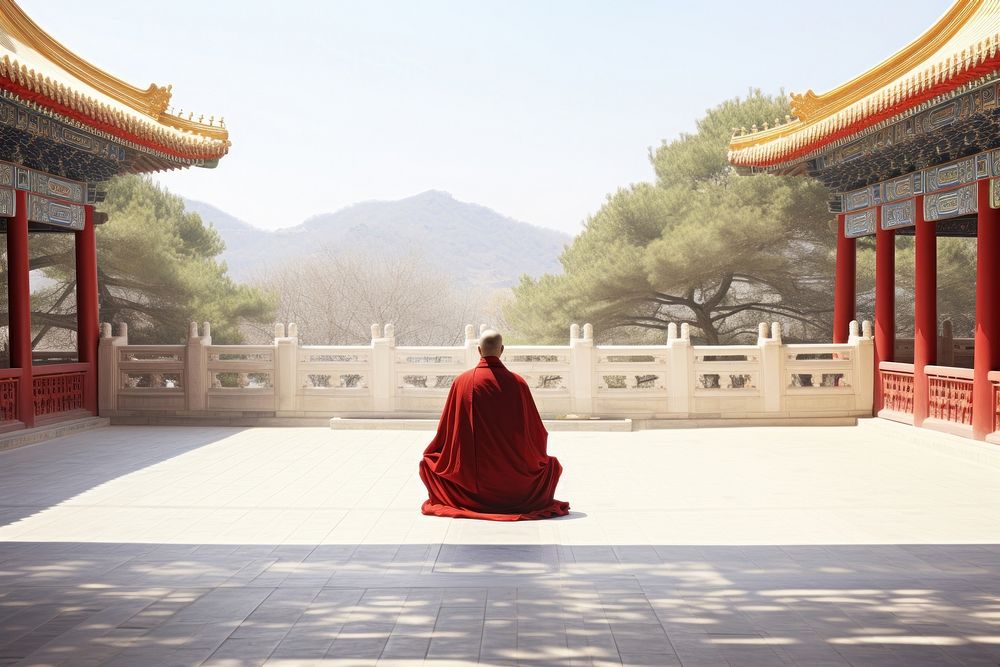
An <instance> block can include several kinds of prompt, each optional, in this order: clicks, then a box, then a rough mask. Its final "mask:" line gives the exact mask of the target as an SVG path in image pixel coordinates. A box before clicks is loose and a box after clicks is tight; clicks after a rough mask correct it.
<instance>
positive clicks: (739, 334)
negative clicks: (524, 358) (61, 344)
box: [505, 93, 836, 343]
mask: <svg viewBox="0 0 1000 667" xmlns="http://www.w3.org/2000/svg"><path fill="white" fill-rule="evenodd" d="M786 113H788V105H787V102H786V101H785V100H783V99H778V98H774V97H769V96H765V95H762V94H760V93H754V94H752V95H750V96H749V97H748V98H746V99H742V100H731V101H727V102H725V103H723V104H721V105H720V106H718V107H716V108H715V109H712V110H710V111H709V112H708V113H707V114H706V116H705V117H704V118H702V119H701V120H700V121H699V122H698V124H697V132H695V133H694V134H685V135H682V136H681V137H680V138H679V139H677V140H675V141H671V142H664V143H663V144H662V145H661V146H660V147H659V148H658V149H656V150H655V151H654V152H651V155H650V159H651V162H652V165H653V167H654V169H655V173H656V180H655V182H653V183H640V184H637V185H632V186H630V187H628V188H622V189H620V190H618V191H617V192H615V193H614V194H611V195H609V196H608V198H607V202H606V203H605V204H604V206H602V207H601V209H600V210H599V211H598V212H597V213H596V214H594V215H593V216H592V217H591V218H590V219H589V220H587V222H586V225H585V229H584V231H583V232H582V233H581V234H580V235H579V236H578V237H577V238H576V239H575V240H574V241H573V243H572V245H570V246H569V247H568V248H567V249H566V251H565V252H564V253H563V255H562V257H561V258H560V261H561V262H562V265H563V268H564V273H563V274H561V275H545V276H542V277H541V278H540V279H538V280H534V279H531V278H529V277H523V278H522V280H521V284H520V285H519V286H518V287H516V288H515V290H514V295H515V298H514V300H513V301H512V302H511V303H510V304H509V305H508V306H507V308H506V310H505V316H506V318H507V320H508V321H509V323H510V324H511V325H512V326H513V327H514V328H515V329H516V333H517V337H518V338H519V339H523V340H532V341H538V342H541V341H558V340H561V339H562V338H563V337H564V336H565V331H566V329H567V327H568V325H569V324H570V323H572V322H581V323H582V322H591V323H593V325H594V327H595V329H596V330H597V331H598V332H599V333H602V334H603V338H604V339H605V340H620V341H626V340H632V341H641V340H662V339H663V333H662V332H663V331H664V330H665V329H666V328H667V325H668V323H670V322H687V323H688V324H690V325H691V327H692V330H693V335H694V336H695V337H696V338H698V339H700V340H703V341H705V342H707V343H725V342H738V341H743V340H746V339H747V338H749V337H751V336H753V335H754V334H755V332H756V324H757V323H758V322H760V321H772V320H781V321H783V322H784V323H786V324H787V325H788V330H790V331H791V332H792V334H793V337H794V338H800V339H808V338H817V339H825V338H827V337H828V336H829V318H830V311H831V306H832V295H831V284H832V273H833V271H832V267H833V256H834V254H833V250H834V247H835V243H836V236H835V233H834V228H833V226H832V216H831V214H830V213H828V212H827V208H826V204H827V199H828V193H827V191H826V189H825V188H824V187H823V186H822V185H820V184H819V183H818V182H816V181H814V180H812V179H809V178H803V177H774V176H768V175H760V176H749V175H739V174H737V173H736V172H735V171H734V170H733V168H732V167H731V166H730V165H729V164H728V162H727V160H726V151H727V146H728V143H729V139H730V137H731V136H732V130H733V128H734V127H741V126H749V125H752V124H754V123H758V124H759V123H762V122H763V121H764V120H768V121H771V120H773V119H774V118H776V117H784V115H785V114H786Z"/></svg>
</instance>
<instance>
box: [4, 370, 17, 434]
mask: <svg viewBox="0 0 1000 667" xmlns="http://www.w3.org/2000/svg"><path fill="white" fill-rule="evenodd" d="M19 383H20V380H18V378H16V377H8V378H2V379H0V424H2V423H4V422H12V421H17V388H18V384H19Z"/></svg>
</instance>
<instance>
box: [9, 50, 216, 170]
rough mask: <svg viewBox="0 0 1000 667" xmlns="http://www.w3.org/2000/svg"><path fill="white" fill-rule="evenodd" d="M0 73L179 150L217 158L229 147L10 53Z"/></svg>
mask: <svg viewBox="0 0 1000 667" xmlns="http://www.w3.org/2000/svg"><path fill="white" fill-rule="evenodd" d="M0 77H3V78H7V79H10V80H12V81H14V82H15V83H17V84H18V85H20V86H22V87H24V88H27V89H28V90H31V91H33V92H35V93H40V94H42V95H44V96H45V97H47V98H48V99H50V100H52V101H54V102H57V103H59V104H61V105H63V106H65V107H67V108H69V109H72V110H73V111H76V112H78V113H81V114H85V115H86V116H88V117H89V118H92V119H93V120H95V121H98V122H100V123H105V124H107V125H111V126H114V127H116V128H118V129H120V130H123V131H125V132H127V133H128V134H131V135H133V136H135V137H137V138H139V139H141V140H144V141H148V142H151V143H155V144H158V145H160V146H163V147H165V148H167V149H169V150H171V151H174V152H177V153H180V154H193V155H196V156H198V157H203V158H217V157H221V156H222V155H225V153H226V152H227V150H228V147H229V142H228V141H219V140H217V139H213V138H210V137H205V136H198V135H193V134H176V133H173V132H169V131H167V130H165V129H164V128H161V127H157V126H156V125H155V124H153V123H149V122H143V121H141V120H140V119H138V118H135V117H133V116H130V115H128V114H126V113H124V112H122V111H121V110H120V109H115V108H113V107H110V106H109V105H107V104H104V103H102V102H98V101H96V100H94V99H93V98H91V97H88V96H87V95H81V94H80V93H79V92H77V91H75V90H72V89H71V88H69V86H65V85H63V84H61V83H59V82H57V81H53V80H52V79H50V78H49V77H47V76H43V75H41V74H39V73H38V72H36V71H35V70H33V69H29V68H28V67H27V66H26V65H23V64H21V63H18V62H17V61H16V60H13V59H11V58H10V57H9V56H7V55H4V56H3V57H2V58H0Z"/></svg>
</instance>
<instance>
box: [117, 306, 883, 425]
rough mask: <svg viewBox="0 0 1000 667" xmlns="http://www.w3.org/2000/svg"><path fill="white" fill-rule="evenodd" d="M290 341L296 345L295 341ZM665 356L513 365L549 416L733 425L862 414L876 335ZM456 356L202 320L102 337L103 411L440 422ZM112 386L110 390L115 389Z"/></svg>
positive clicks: (550, 351) (468, 360) (509, 357)
mask: <svg viewBox="0 0 1000 667" xmlns="http://www.w3.org/2000/svg"><path fill="white" fill-rule="evenodd" d="M286 331H287V333H288V335H287V336H286V335H285V333H286ZM679 331H680V335H678V328H677V327H671V328H670V330H669V331H668V336H667V340H666V344H664V345H595V344H594V340H593V330H592V328H591V327H590V326H589V325H585V326H584V327H582V328H581V327H578V326H575V325H574V327H572V329H571V333H570V339H569V344H568V345H511V346H508V347H507V348H506V349H505V351H504V354H503V361H504V363H505V364H506V365H507V367H508V368H510V369H511V370H512V371H514V372H515V373H518V374H519V375H521V376H523V377H524V378H525V380H526V381H527V382H528V384H529V386H530V387H531V392H532V395H533V396H534V398H535V402H536V404H537V405H538V409H539V412H541V413H542V415H543V416H546V417H560V416H575V417H632V418H638V419H657V418H706V419H720V418H721V419H725V418H740V417H761V416H776V417H787V416H807V417H808V416H829V415H852V416H854V415H865V414H870V411H871V405H872V404H871V400H872V399H871V396H872V391H871V386H872V363H873V361H872V352H871V347H872V346H871V337H870V332H869V330H868V329H867V328H865V333H864V335H862V334H859V333H858V331H860V329H859V327H857V326H855V327H854V328H853V329H852V337H851V341H850V342H849V343H845V344H841V345H785V344H783V343H782V341H781V330H780V327H779V326H777V325H776V324H774V325H770V326H769V325H766V324H765V325H762V326H761V327H760V336H759V338H758V342H757V345H712V346H707V345H698V346H692V345H691V344H690V338H689V336H688V327H687V326H686V325H685V326H682V327H680V329H679ZM465 333H466V336H465V344H464V345H458V346H419V347H417V346H396V344H395V337H394V333H393V327H392V325H386V326H385V327H384V328H383V327H379V326H373V328H372V334H373V338H372V341H371V344H370V345H335V346H300V345H299V342H298V332H297V328H296V327H295V326H294V325H288V326H287V329H286V327H285V326H284V325H278V326H277V327H276V328H275V339H274V343H273V344H272V345H213V344H212V340H211V334H210V328H209V326H208V324H207V323H205V325H204V328H203V329H202V333H201V334H199V328H198V326H197V325H195V324H194V323H192V326H191V333H190V336H189V338H188V342H187V344H186V345H129V344H128V332H127V329H126V328H124V327H123V328H122V329H121V331H120V332H119V335H117V336H112V335H111V332H110V327H109V326H105V327H104V328H103V334H102V339H101V346H100V360H99V361H100V378H101V386H100V387H99V396H100V409H101V412H102V414H106V415H109V416H114V415H137V414H138V415H141V414H143V413H150V414H164V413H171V412H173V413H176V414H184V415H197V414H203V413H204V414H209V415H210V414H213V413H218V414H231V413H234V412H237V413H244V414H247V415H251V416H252V415H258V416H268V415H275V416H279V417H280V416H306V417H332V416H422V417H436V416H437V415H439V414H440V411H441V408H442V406H443V404H444V400H445V397H446V396H447V394H448V392H449V390H450V388H451V385H452V383H453V382H454V379H455V377H457V376H458V375H459V374H461V373H462V372H464V371H466V370H467V369H469V368H471V367H473V366H474V365H475V364H476V363H477V362H478V353H477V351H476V344H477V342H476V340H475V331H474V328H472V327H467V328H466V332H465ZM109 379H110V380H109Z"/></svg>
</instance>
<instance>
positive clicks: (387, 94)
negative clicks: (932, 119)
mask: <svg viewBox="0 0 1000 667" xmlns="http://www.w3.org/2000/svg"><path fill="white" fill-rule="evenodd" d="M19 1H20V4H21V6H22V7H23V8H24V9H25V11H27V12H28V14H29V15H30V16H32V18H33V19H34V20H35V21H37V22H38V23H39V24H40V25H41V26H43V28H45V29H46V30H47V31H48V32H49V33H50V34H52V35H53V36H54V37H55V38H56V39H58V40H60V41H62V42H63V43H64V44H65V45H66V46H68V47H69V48H71V49H72V50H74V51H76V52H77V53H78V54H79V55H81V56H83V57H85V58H87V59H88V60H90V61H91V62H93V63H95V64H96V65H98V66H100V67H102V68H104V69H106V70H108V71H109V72H111V73H112V74H115V75H116V76H118V77H119V78H122V79H125V80H126V81H128V82H130V83H133V84H135V85H140V86H142V87H145V86H146V85H148V84H149V83H150V82H156V83H158V84H173V86H174V98H173V104H174V106H175V107H179V108H183V109H184V110H185V112H186V111H189V110H190V111H195V112H196V114H200V113H204V114H205V115H206V117H207V116H208V115H211V114H214V115H216V116H219V115H222V116H225V118H226V123H227V126H228V127H229V130H230V135H231V139H232V141H233V147H232V150H231V151H230V154H229V155H228V156H227V157H226V158H224V159H223V160H222V163H221V165H220V166H219V168H218V169H215V170H204V169H189V170H186V171H184V172H177V173H172V174H166V175H163V176H161V177H160V179H161V182H163V183H164V184H165V185H166V186H167V187H169V188H170V189H171V190H172V191H174V192H177V193H179V194H182V195H185V196H187V197H191V198H194V199H200V200H203V201H206V202H208V203H211V204H213V205H215V206H218V207H219V208H221V209H223V210H225V211H228V212H229V213H232V214H233V215H236V216H237V217H239V218H242V219H243V220H245V221H247V222H249V223H251V224H253V225H256V226H258V227H263V228H269V229H270V228H277V227H286V226H289V225H295V224H298V223H300V222H302V221H303V220H304V219H305V218H307V217H309V216H311V215H315V214H318V213H323V212H328V211H333V210H336V209H339V208H342V207H344V206H347V205H349V204H352V203H355V202H358V201H362V200H366V199H399V198H402V197H406V196H409V195H412V194H416V193H418V192H422V191H424V190H428V189H438V190H446V191H448V192H451V193H452V194H453V195H454V196H455V197H456V198H458V199H461V200H465V201H473V202H476V203H479V204H483V205H485V206H489V207H491V208H494V209H496V210H497V211H499V212H501V213H503V214H505V215H509V216H512V217H514V218H517V219H519V220H523V221H525V222H530V223H532V224H536V225H543V226H546V227H553V228H556V229H561V230H564V231H567V232H570V233H576V232H578V231H579V230H580V226H581V224H582V222H583V221H584V220H585V219H586V217H587V216H588V215H589V214H590V213H592V212H594V211H595V210H596V209H597V208H598V207H599V206H600V205H601V203H602V202H603V201H604V198H605V196H606V195H607V193H609V192H612V191H613V190H615V189H616V188H618V187H620V186H624V185H627V184H629V183H632V182H636V181H641V180H648V179H650V178H651V168H650V166H649V162H648V157H647V149H648V147H650V146H655V145H658V144H659V143H660V142H661V140H664V139H668V140H669V139H672V138H675V137H677V136H678V134H680V133H681V132H686V131H691V130H692V129H693V128H694V121H695V119H696V118H698V117H699V116H700V115H702V113H703V112H704V110H705V109H707V108H709V107H712V106H714V105H715V104H717V103H718V102H720V101H722V100H724V99H726V98H730V97H734V96H738V95H743V94H745V92H746V91H747V89H748V88H749V87H751V86H754V87H759V88H762V89H763V90H765V91H767V92H777V91H778V90H779V89H781V88H784V89H785V90H786V91H795V92H802V91H805V90H806V89H807V88H813V89H814V90H816V91H817V92H823V91H825V90H828V89H829V88H831V87H834V86H836V85H838V84H840V83H843V82H844V81H846V80H848V79H850V78H852V77H853V76H855V75H857V74H859V73H860V72H862V71H864V70H865V69H868V68H869V67H871V66H872V65H874V64H876V63H877V62H879V61H881V60H882V59H884V58H885V57H886V56H888V55H890V54H891V53H893V52H894V51H896V50H897V49H899V48H900V47H901V46H903V45H904V44H906V43H907V42H909V41H910V40H911V39H913V38H915V37H916V36H917V35H919V34H920V33H921V32H922V31H923V30H925V29H926V28H927V27H928V26H929V25H931V24H932V23H933V22H934V20H936V19H937V18H938V17H939V16H940V15H941V14H942V13H943V12H944V11H945V10H946V9H947V7H948V6H949V3H948V2H946V1H942V0H906V1H905V2H904V1H903V0H880V1H878V2H873V1H872V0H838V1H837V2H819V1H817V0H809V1H807V2H791V1H782V0H778V1H776V2H764V3H760V2H752V3H751V2H743V1H735V0H734V1H726V2H722V1H717V2H713V1H711V0H709V1H702V2H684V1H674V0H669V1H668V0H659V1H656V2H654V1H651V0H616V1H615V0H606V1H603V2H596V1H587V0H502V1H500V0H496V1H486V0H463V1H459V0H409V1H405V2H404V1H388V0H385V1H381V0H353V1H346V0H343V1H342V0H330V1H326V2H307V1H306V0H283V1H281V2H273V1H269V2H263V1H254V0H243V1H242V2H235V1H234V2H223V1H221V0H199V1H197V2H195V1H193V0H171V1H170V2H167V3H153V2H146V1H139V0H91V1H90V2H80V1H79V0H19Z"/></svg>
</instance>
